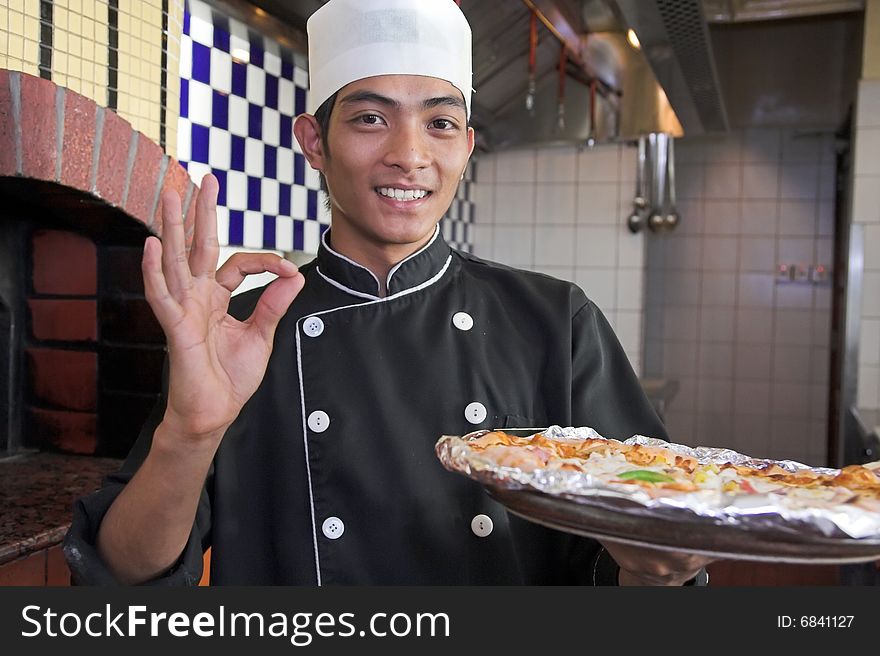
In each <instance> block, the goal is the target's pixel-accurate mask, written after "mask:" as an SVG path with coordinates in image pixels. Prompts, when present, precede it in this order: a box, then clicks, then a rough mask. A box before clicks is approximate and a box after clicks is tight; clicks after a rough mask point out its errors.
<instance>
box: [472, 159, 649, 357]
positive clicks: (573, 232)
mask: <svg viewBox="0 0 880 656" xmlns="http://www.w3.org/2000/svg"><path fill="white" fill-rule="evenodd" d="M635 167H636V149H635V148H633V147H628V146H620V145H602V146H597V147H595V148H592V149H580V148H577V147H574V146H567V147H548V148H533V149H524V150H513V151H506V152H501V153H493V154H488V155H487V154H484V155H480V156H479V159H478V163H477V170H478V179H477V183H476V185H475V189H474V192H473V194H474V196H473V197H474V199H475V203H476V210H475V211H476V222H475V225H474V233H473V234H474V254H475V255H477V256H478V257H485V258H487V259H493V260H496V261H498V262H503V263H505V264H509V265H512V266H517V267H522V268H525V269H530V270H535V271H541V272H543V273H547V274H549V275H553V276H556V277H558V278H563V279H567V280H571V281H572V282H574V283H576V284H577V285H579V286H580V287H581V288H583V290H584V291H585V292H586V294H587V296H589V297H590V298H591V299H592V300H593V301H594V302H595V303H596V304H597V305H598V306H599V307H600V308H601V309H602V311H603V312H604V313H605V315H606V317H607V318H608V320H609V322H610V323H611V324H612V326H613V327H614V329H615V332H616V333H617V336H618V339H620V341H621V343H622V344H623V346H624V349H625V350H626V353H627V356H628V357H629V359H630V362H631V363H632V365H633V367H634V368H635V369H636V371H640V370H641V366H642V351H643V345H642V343H643V337H642V333H643V326H644V298H645V277H644V272H645V237H644V235H643V234H638V235H633V234H632V233H630V232H629V231H628V230H627V228H626V225H625V219H626V217H627V216H628V214H629V211H630V208H631V200H632V197H633V195H634V193H635V182H634V181H635V173H636V171H635Z"/></svg>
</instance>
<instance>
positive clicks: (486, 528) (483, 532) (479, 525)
mask: <svg viewBox="0 0 880 656" xmlns="http://www.w3.org/2000/svg"><path fill="white" fill-rule="evenodd" d="M493 528H495V526H494V524H492V518H491V517H489V515H477V516H476V517H474V518H473V519H472V520H471V530H472V531H473V532H474V535H476V536H477V537H478V538H485V537H487V536H488V535H489V534H490V533H491V532H492V529H493Z"/></svg>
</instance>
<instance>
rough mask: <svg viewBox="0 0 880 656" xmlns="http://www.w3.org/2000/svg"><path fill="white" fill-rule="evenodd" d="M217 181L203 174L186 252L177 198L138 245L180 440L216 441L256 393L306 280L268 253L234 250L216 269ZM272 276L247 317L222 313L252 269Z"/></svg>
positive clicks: (165, 204) (169, 417)
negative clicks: (154, 233)
mask: <svg viewBox="0 0 880 656" xmlns="http://www.w3.org/2000/svg"><path fill="white" fill-rule="evenodd" d="M217 190H218V183H217V179H216V178H215V177H214V176H213V175H206V176H205V177H204V179H203V180H202V184H201V191H200V193H199V194H198V199H197V201H196V212H195V232H194V235H193V241H192V248H191V250H190V252H189V254H187V251H186V244H185V237H184V228H183V217H182V214H181V207H180V198H179V196H178V195H177V194H176V193H175V192H173V191H166V192H165V193H163V195H162V218H163V225H162V241H161V242H160V241H159V239H157V238H155V237H149V238H148V239H147V241H146V243H145V245H144V258H143V275H144V287H145V290H146V296H147V301H148V302H149V304H150V307H151V308H152V309H153V312H154V313H155V315H156V318H157V319H158V320H159V323H160V325H161V326H162V330H163V331H164V332H165V336H166V338H167V340H168V358H169V365H170V379H169V389H168V405H167V408H166V411H165V417H164V420H163V421H164V423H166V425H167V426H169V427H171V428H173V430H174V432H175V433H177V434H178V435H180V436H181V437H183V438H186V439H192V440H194V441H197V442H205V441H208V442H214V444H213V446H214V447H215V448H216V446H217V444H219V440H220V438H222V436H223V433H224V432H225V430H226V428H227V427H228V426H229V425H230V424H231V423H232V422H233V420H234V419H235V418H236V417H237V416H238V414H239V412H240V411H241V408H242V406H243V405H244V404H245V402H246V401H247V400H248V399H249V398H250V397H251V395H252V394H253V393H254V392H255V391H256V389H257V387H258V386H259V384H260V381H261V380H262V379H263V376H264V374H265V372H266V366H267V364H268V361H269V355H270V354H271V352H272V345H273V339H274V336H275V329H276V328H277V326H278V322H279V321H280V320H281V317H282V316H284V313H285V312H286V311H287V309H288V307H289V306H290V304H291V302H292V301H293V299H294V298H295V297H296V295H297V294H298V293H299V291H300V290H301V289H302V287H303V284H304V282H305V281H304V279H303V277H302V275H301V274H300V273H299V271H298V270H297V268H296V266H295V265H294V264H293V263H291V262H289V261H287V260H285V259H283V258H280V257H278V256H277V255H274V254H272V253H237V254H235V255H233V256H232V257H231V258H230V259H229V260H228V261H227V262H226V263H225V264H224V265H223V266H222V267H220V269H219V270H218V269H217V260H218V254H219V245H218V241H217ZM267 271H268V272H271V273H274V274H277V275H278V279H277V280H275V281H273V282H272V283H271V284H270V285H269V286H268V287H267V288H266V289H265V291H264V292H263V294H262V296H261V297H260V300H259V302H258V303H257V306H256V308H255V309H254V311H253V314H252V315H251V316H250V317H249V318H248V319H246V320H245V321H238V320H236V319H234V318H233V317H231V316H230V315H229V314H227V308H228V307H229V299H230V297H231V295H232V292H233V291H234V290H235V289H236V288H237V287H238V285H239V284H241V282H242V281H243V280H244V278H245V277H246V276H248V275H251V274H259V273H263V272H267Z"/></svg>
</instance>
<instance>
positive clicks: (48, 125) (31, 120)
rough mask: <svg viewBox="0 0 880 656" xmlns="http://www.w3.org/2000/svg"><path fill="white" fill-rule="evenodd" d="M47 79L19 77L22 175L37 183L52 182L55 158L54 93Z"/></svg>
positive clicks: (56, 157)
mask: <svg viewBox="0 0 880 656" xmlns="http://www.w3.org/2000/svg"><path fill="white" fill-rule="evenodd" d="M56 90H57V87H56V86H55V85H54V84H52V82H50V81H49V80H43V79H41V78H39V77H34V76H33V75H25V74H22V76H21V152H22V174H23V175H24V176H26V177H29V178H37V179H39V180H54V179H55V162H56V160H57V159H58V142H57V134H56V132H57V130H56V128H57V125H56V123H57V121H56V120H55V94H56Z"/></svg>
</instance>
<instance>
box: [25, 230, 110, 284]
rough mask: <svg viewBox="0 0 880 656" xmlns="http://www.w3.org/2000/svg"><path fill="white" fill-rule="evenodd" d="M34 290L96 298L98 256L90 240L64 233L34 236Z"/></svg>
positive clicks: (36, 234)
mask: <svg viewBox="0 0 880 656" xmlns="http://www.w3.org/2000/svg"><path fill="white" fill-rule="evenodd" d="M33 262H34V278H33V282H34V291H36V292H37V293H39V294H71V295H82V296H94V295H95V294H96V290H97V280H98V257H97V251H96V250H95V244H94V243H93V242H92V241H91V240H90V239H88V238H86V237H83V236H81V235H77V234H75V233H72V232H63V231H60V230H39V231H37V232H35V233H34V237H33Z"/></svg>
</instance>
